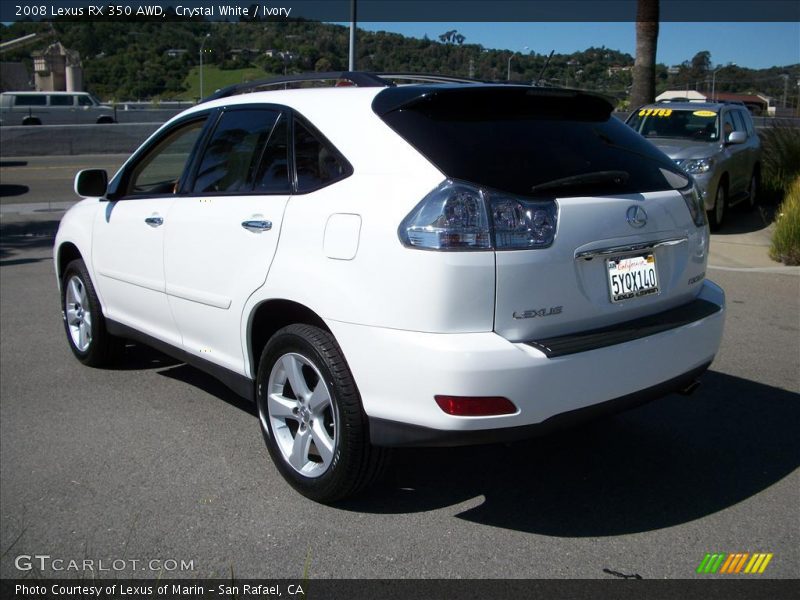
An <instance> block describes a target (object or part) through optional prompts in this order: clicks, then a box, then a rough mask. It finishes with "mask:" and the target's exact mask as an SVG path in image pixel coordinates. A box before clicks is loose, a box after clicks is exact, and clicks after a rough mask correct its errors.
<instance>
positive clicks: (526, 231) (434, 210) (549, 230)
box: [398, 180, 558, 250]
mask: <svg viewBox="0 0 800 600" xmlns="http://www.w3.org/2000/svg"><path fill="white" fill-rule="evenodd" d="M557 219H558V207H557V205H556V203H555V202H554V201H550V200H548V201H535V200H528V199H525V198H518V197H516V196H512V195H509V194H505V193H502V192H497V191H494V190H487V189H484V188H480V187H478V186H475V185H473V184H470V183H466V182H462V181H454V180H447V181H444V182H443V183H442V184H441V185H439V186H438V187H437V188H436V189H434V190H433V191H432V192H431V193H429V194H428V195H427V196H425V198H423V199H422V202H420V203H419V204H418V205H417V206H416V207H414V210H412V211H411V212H410V213H409V215H408V216H407V217H406V218H405V219H404V220H403V222H402V223H401V224H400V228H399V231H398V235H399V237H400V241H401V242H403V244H404V245H406V246H408V247H411V248H421V249H426V250H492V249H496V250H520V249H526V248H546V247H547V246H550V245H551V244H552V243H553V239H554V238H555V233H556V225H557Z"/></svg>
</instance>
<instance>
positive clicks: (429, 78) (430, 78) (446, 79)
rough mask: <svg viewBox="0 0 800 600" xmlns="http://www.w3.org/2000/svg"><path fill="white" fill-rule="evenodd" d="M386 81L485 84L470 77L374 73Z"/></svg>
mask: <svg viewBox="0 0 800 600" xmlns="http://www.w3.org/2000/svg"><path fill="white" fill-rule="evenodd" d="M374 75H377V76H378V77H380V78H381V79H384V80H387V81H397V80H405V81H422V82H425V83H487V82H486V81H483V80H481V79H473V78H471V77H451V76H450V75H434V74H432V73H374Z"/></svg>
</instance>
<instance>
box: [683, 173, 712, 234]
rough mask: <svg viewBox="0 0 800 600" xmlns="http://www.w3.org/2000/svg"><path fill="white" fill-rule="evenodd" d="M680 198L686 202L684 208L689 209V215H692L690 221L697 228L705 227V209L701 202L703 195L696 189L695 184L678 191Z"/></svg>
mask: <svg viewBox="0 0 800 600" xmlns="http://www.w3.org/2000/svg"><path fill="white" fill-rule="evenodd" d="M679 191H680V193H681V196H683V199H684V200H685V201H686V207H687V208H688V209H689V213H690V214H691V215H692V221H694V224H695V225H697V226H698V227H703V226H705V225H706V223H707V221H706V209H705V205H704V202H703V195H702V193H701V192H700V190H699V189H698V188H697V184H696V183H694V182H692V184H691V185H690V186H688V187H685V188H683V189H682V190H679Z"/></svg>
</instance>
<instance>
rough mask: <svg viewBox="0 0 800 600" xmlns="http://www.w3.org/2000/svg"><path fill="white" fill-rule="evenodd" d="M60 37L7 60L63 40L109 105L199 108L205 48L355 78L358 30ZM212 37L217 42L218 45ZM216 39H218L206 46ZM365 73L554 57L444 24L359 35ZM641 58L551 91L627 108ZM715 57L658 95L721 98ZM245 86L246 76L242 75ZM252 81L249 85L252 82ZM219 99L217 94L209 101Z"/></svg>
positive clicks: (145, 24) (797, 74) (796, 70)
mask: <svg viewBox="0 0 800 600" xmlns="http://www.w3.org/2000/svg"><path fill="white" fill-rule="evenodd" d="M50 26H51V25H50V24H46V23H31V22H19V23H14V24H11V25H0V41H8V40H11V39H15V38H18V37H20V36H22V35H25V34H27V33H31V32H37V31H46V30H48V29H49V28H50ZM52 28H53V33H54V35H53V36H51V37H50V38H49V40H44V41H42V42H41V43H40V44H39V45H38V46H36V45H31V46H27V47H25V48H20V49H17V50H14V51H12V52H6V53H5V54H4V55H3V60H4V61H23V62H26V63H27V64H28V67H29V70H30V69H31V66H32V65H31V59H30V54H31V52H32V51H34V50H37V49H41V48H43V47H44V46H46V45H47V44H48V43H52V41H54V39H57V40H59V41H61V43H62V44H64V45H65V46H66V47H67V48H70V49H72V50H77V51H78V52H80V54H81V57H82V62H83V67H84V74H85V84H86V87H87V89H88V90H89V91H91V92H93V93H95V94H96V95H97V96H99V97H100V98H102V99H103V100H106V101H109V100H117V101H120V100H133V99H153V100H169V99H175V98H187V99H194V98H196V97H197V95H198V89H197V87H196V84H194V85H191V84H190V82H191V81H194V80H196V77H195V78H194V79H190V78H189V74H190V72H191V71H192V69H193V68H194V67H196V66H197V64H198V62H199V50H200V44H201V42H202V41H203V40H204V39H206V44H205V54H204V63H205V64H206V65H213V66H215V67H217V68H219V69H222V70H230V71H237V70H244V69H247V71H242V73H246V74H247V78H249V77H250V76H251V75H252V74H253V73H261V74H262V75H263V77H268V76H270V75H274V74H282V73H300V72H307V71H329V70H331V71H337V70H346V69H347V49H348V29H347V28H346V27H343V26H340V25H333V24H325V23H316V22H289V23H264V22H241V23H225V22H222V23H220V22H215V23H211V22H205V21H199V20H198V21H179V22H169V23H164V22H162V21H161V20H159V21H158V22H156V21H152V20H146V19H145V20H139V21H127V22H116V21H95V22H86V23H81V22H58V21H56V22H54V23H53V24H52ZM209 34H210V35H209ZM206 36H208V37H206ZM357 50H358V59H357V64H358V68H359V69H361V70H368V71H378V72H380V71H393V72H418V73H423V72H425V73H441V74H446V75H456V76H463V77H475V78H478V79H486V80H503V81H505V80H506V79H507V77H508V72H509V58H510V59H511V60H510V75H511V79H512V80H513V81H520V82H528V83H530V82H532V81H534V80H536V79H537V78H538V76H539V74H540V73H541V72H542V69H543V68H544V65H545V62H546V60H547V55H548V54H549V51H550V49H549V48H540V49H538V52H530V53H529V54H520V53H512V52H510V51H508V50H502V49H491V48H484V47H483V46H481V45H478V44H472V43H470V41H469V39H467V38H465V37H464V36H463V35H461V34H459V33H458V31H456V30H453V29H449V28H448V27H447V24H445V23H443V24H442V33H441V35H437V36H436V39H427V38H423V39H417V38H407V37H404V36H402V35H399V34H395V33H388V32H376V33H372V32H365V31H359V35H358V46H357ZM633 62H634V60H633V57H632V56H631V55H629V54H627V53H623V52H619V51H617V50H614V49H610V48H605V47H600V48H595V47H591V48H587V49H586V50H583V51H581V52H574V53H571V54H555V55H553V57H552V59H551V61H550V63H549V65H548V68H547V70H546V72H545V73H544V77H543V82H545V83H548V84H550V85H558V86H564V87H577V88H583V89H589V90H595V91H599V92H603V93H606V94H609V95H611V96H614V97H615V98H617V99H618V100H619V101H620V102H621V103H623V104H624V102H625V101H626V100H627V98H628V95H629V91H630V86H631V74H632V67H633ZM712 67H713V69H718V65H713V63H712V57H711V55H710V54H709V53H708V52H700V53H698V54H697V55H696V56H694V57H687V60H686V62H684V63H683V64H681V65H673V66H668V65H661V64H659V65H657V66H656V92H657V93H658V92H660V91H663V90H665V89H691V90H694V89H696V90H698V91H708V90H710V89H711V79H712V71H713V69H712ZM784 75H788V77H789V79H788V91H789V97H788V100H789V102H788V103H789V105H790V106H797V102H798V100H797V80H798V79H800V64H796V65H791V66H787V67H774V68H771V69H747V68H744V67H737V66H734V65H731V66H727V67H723V68H722V69H718V70H717V73H716V90H717V91H720V92H721V91H727V92H739V93H752V92H759V93H763V94H767V95H769V96H773V97H775V98H777V99H779V100H780V99H782V97H783V93H784V86H785V85H786V84H785V80H784V78H783V76H784ZM235 76H238V74H234V77H233V78H234V79H235ZM243 76H244V75H243ZM209 91H211V89H210V88H209V89H207V90H206V92H209Z"/></svg>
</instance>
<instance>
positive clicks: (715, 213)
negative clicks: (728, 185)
mask: <svg viewBox="0 0 800 600" xmlns="http://www.w3.org/2000/svg"><path fill="white" fill-rule="evenodd" d="M727 196H728V194H727V193H726V191H725V186H724V185H723V184H722V183H720V184H719V187H717V196H716V198H715V199H714V208H712V209H711V210H710V211H708V224H709V226H710V227H711V230H712V231H718V230H719V228H720V227H722V221H723V220H724V219H725V209H726V208H727V206H726V205H727V203H728V198H727Z"/></svg>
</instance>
